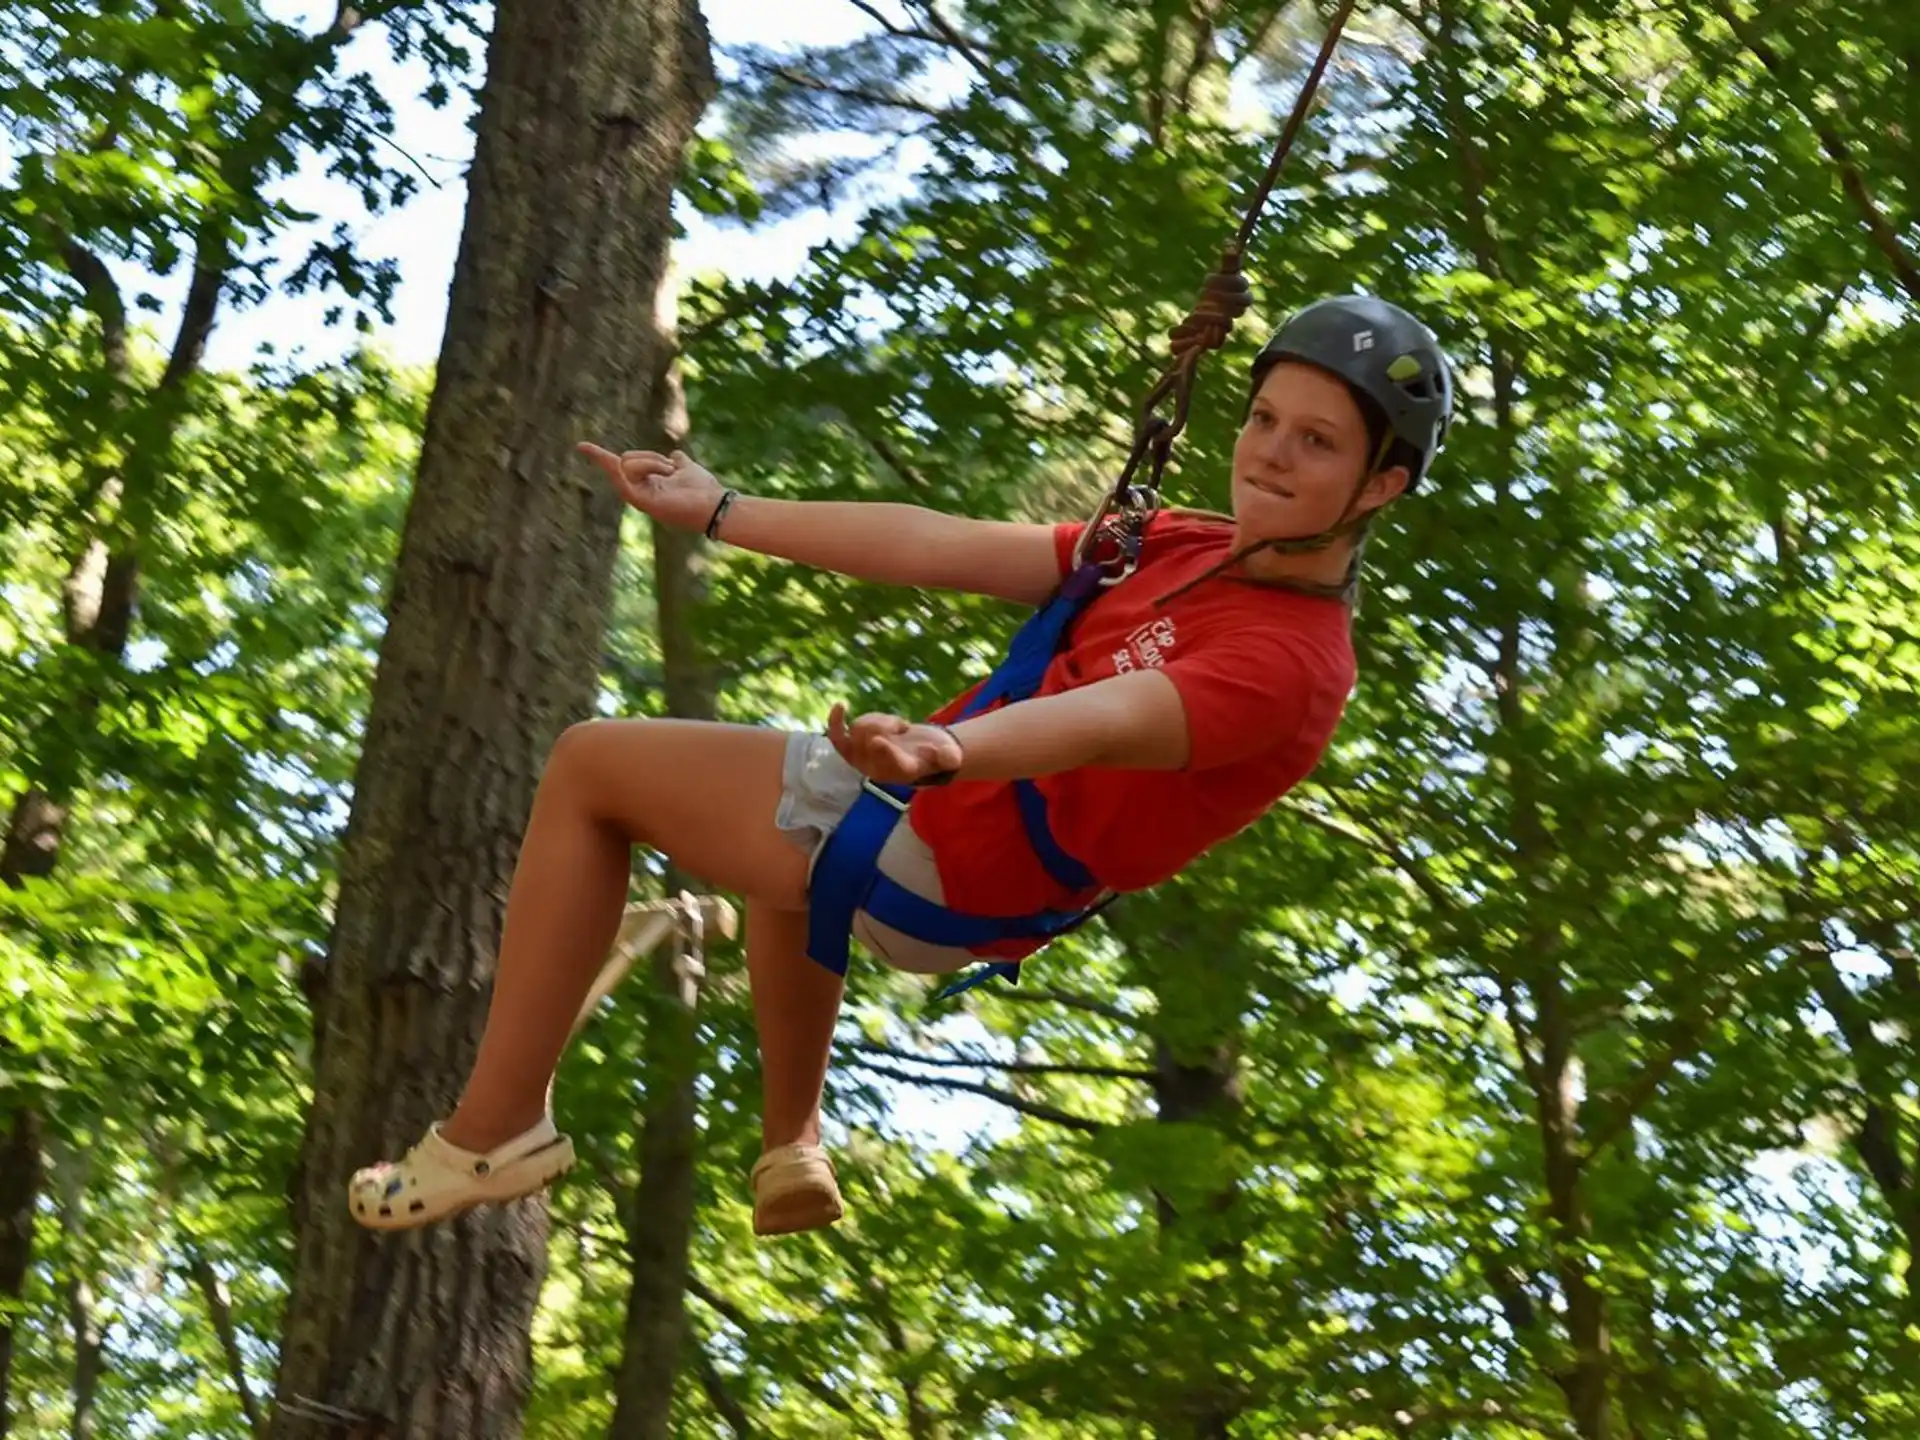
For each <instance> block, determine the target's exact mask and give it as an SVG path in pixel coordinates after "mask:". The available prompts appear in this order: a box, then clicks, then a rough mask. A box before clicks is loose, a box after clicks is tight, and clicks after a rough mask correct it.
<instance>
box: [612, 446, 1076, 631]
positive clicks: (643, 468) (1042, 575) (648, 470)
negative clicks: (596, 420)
mask: <svg viewBox="0 0 1920 1440" xmlns="http://www.w3.org/2000/svg"><path fill="white" fill-rule="evenodd" d="M580 450H581V453H582V454H584V455H586V456H587V457H588V458H589V459H591V460H592V461H593V462H594V463H595V464H597V465H598V466H599V467H600V468H601V469H602V470H604V471H605V472H606V473H607V476H608V478H609V479H610V480H611V481H612V482H613V485H614V488H615V489H616V490H618V491H619V492H620V495H621V497H622V498H623V499H624V500H626V502H627V503H628V504H629V505H632V506H633V507H634V508H635V509H636V510H640V511H643V512H645V513H646V514H648V515H651V516H653V517H654V518H655V519H657V520H659V521H660V522H661V523H662V524H665V525H672V526H674V527H676V528H678V529H682V530H704V529H706V528H707V526H708V524H709V522H710V521H711V520H712V519H713V516H714V513H715V511H716V510H717V509H718V508H719V505H720V501H721V500H722V498H723V497H724V496H725V495H726V494H727V487H725V486H723V485H722V484H721V483H720V482H719V481H718V480H717V479H715V478H714V476H713V475H712V474H711V473H710V472H708V471H707V470H706V469H705V468H703V467H702V466H700V465H698V464H696V463H695V462H694V461H693V460H692V459H690V458H689V457H687V456H686V455H684V454H682V453H681V452H680V451H677V450H676V451H675V452H674V453H673V454H672V455H661V454H658V453H657V452H655V451H651V450H629V451H627V452H626V453H625V454H624V455H616V454H615V453H613V452H612V451H611V450H603V449H601V448H600V447H599V446H597V445H582V446H581V447H580ZM714 538H716V539H719V540H724V541H725V542H726V543H727V544H729V545H737V546H740V547H741V548H743V549H747V550H757V551H759V552H760V553H761V554H763V555H775V556H778V557H779V558H781V559H783V560H792V561H795V562H797V563H799V564H802V565H811V566H813V567H814V568H815V569H819V570H833V571H837V572H838V573H839V574H842V575H851V576H853V577H854V578H855V579H858V580H871V581H875V582H877V583H880V584H883V585H908V586H912V587H913V588H915V589H920V590H960V591H964V592H967V593H969V594H974V595H993V596H997V597H999V598H1000V599H1003V600H1014V601H1017V602H1019V603H1021V604H1023V605H1038V604H1040V603H1041V602H1042V601H1043V600H1045V599H1046V598H1047V596H1049V595H1051V594H1052V593H1053V590H1054V587H1055V586H1057V585H1058V584H1059V583H1060V565H1059V560H1058V557H1057V556H1056V554H1055V552H1054V542H1053V527H1052V526H1050V525H1021V524H1017V523H1014V522H1011V521H999V520H973V519H969V518H967V517H965V516H961V515H947V514H943V513H942V512H940V511H938V510H928V509H925V508H923V507H921V506H918V505H889V504H874V503H862V502H859V501H843V500H766V499H761V498H760V497H758V496H753V495H738V494H736V495H735V496H734V498H733V499H732V500H731V501H730V502H729V503H728V505H727V507H726V510H725V512H724V513H722V514H721V516H720V519H719V523H718V524H717V526H715V527H714Z"/></svg>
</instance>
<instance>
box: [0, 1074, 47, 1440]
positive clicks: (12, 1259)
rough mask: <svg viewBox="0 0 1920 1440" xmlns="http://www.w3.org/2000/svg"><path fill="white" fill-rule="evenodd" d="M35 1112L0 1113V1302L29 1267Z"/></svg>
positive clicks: (14, 1293)
mask: <svg viewBox="0 0 1920 1440" xmlns="http://www.w3.org/2000/svg"><path fill="white" fill-rule="evenodd" d="M40 1128H41V1127H40V1114H39V1112H38V1111H37V1110H35V1109H34V1108H32V1107H31V1106H23V1107H21V1108H19V1109H17V1110H15V1111H13V1112H12V1113H11V1114H8V1115H0V1301H9V1302H17V1301H18V1300H19V1299H20V1298H21V1297H22V1296H24V1295H25V1294H26V1289H27V1275H28V1272H29V1271H30V1270H31V1269H32V1268H33V1222H34V1214H35V1212H36V1211H37V1210H38V1208H39V1197H40V1186H41V1184H42V1181H43V1179H44V1175H43V1165H42V1150H41V1134H40ZM10 1313H11V1312H0V1437H3V1436H5V1435H6V1434H7V1432H8V1430H9V1428H10V1426H9V1419H8V1416H9V1410H8V1405H7V1395H8V1379H9V1377H10V1376H11V1374H12V1371H13V1334H14V1325H13V1321H12V1320H11V1319H10V1318H8V1316H9V1315H10Z"/></svg>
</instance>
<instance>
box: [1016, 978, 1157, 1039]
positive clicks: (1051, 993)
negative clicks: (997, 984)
mask: <svg viewBox="0 0 1920 1440" xmlns="http://www.w3.org/2000/svg"><path fill="white" fill-rule="evenodd" d="M995 998H997V999H1000V1000H1015V1001H1020V1002H1023V1003H1026V1004H1040V1005H1060V1006H1064V1007H1065V1008H1066V1009H1068V1010H1084V1011H1085V1012H1086V1013H1087V1014H1089V1015H1098V1016H1100V1017H1102V1018H1103V1019H1106V1020H1111V1021H1113V1022H1114V1023H1115V1024H1118V1025H1125V1026H1127V1027H1128V1028H1129V1029H1132V1030H1139V1029H1141V1028H1142V1026H1143V1023H1144V1022H1143V1020H1142V1018H1141V1017H1140V1016H1138V1015H1131V1014H1128V1013H1127V1012H1126V1011H1125V1010H1122V1009H1121V1008H1120V1007H1119V1006H1118V1005H1113V1004H1109V1003H1108V1002H1107V1001H1105V1000H1095V999H1094V998H1093V997H1092V996H1090V995H1078V994H1075V993H1074V992H1073V991H1071V990H1047V989H1036V988H1033V987H1031V986H1026V985H1022V986H1018V987H1016V988H1014V989H1011V990H1001V991H999V992H997V994H996V997H995Z"/></svg>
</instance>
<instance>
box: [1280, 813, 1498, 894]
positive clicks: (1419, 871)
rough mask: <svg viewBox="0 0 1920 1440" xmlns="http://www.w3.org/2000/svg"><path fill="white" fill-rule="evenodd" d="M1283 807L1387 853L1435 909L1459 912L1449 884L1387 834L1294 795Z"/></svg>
mask: <svg viewBox="0 0 1920 1440" xmlns="http://www.w3.org/2000/svg"><path fill="white" fill-rule="evenodd" d="M1280 808H1281V809H1282V810H1285V811H1286V812H1287V813H1288V814H1290V815H1298V816H1299V817H1300V818H1301V819H1302V820H1305V821H1306V822H1307V823H1308V824H1309V825H1313V826H1316V827H1317V828H1319V829H1321V830H1324V831H1326V832H1327V833H1328V834H1329V835H1337V836H1339V837H1340V838H1341V839H1343V840H1351V841H1352V842H1353V843H1354V844H1356V845H1361V846H1364V847H1365V848H1366V849H1368V850H1371V851H1373V852H1374V853H1375V854H1377V855H1381V856H1384V857H1385V858H1386V859H1388V860H1390V861H1392V862H1393V866H1394V868H1395V869H1397V870H1399V871H1400V872H1401V873H1402V874H1403V875H1405V876H1406V877H1407V878H1408V879H1409V880H1411V881H1412V882H1413V883H1414V884H1415V885H1416V886H1418V887H1419V890H1420V893H1421V894H1422V895H1424V896H1426V897H1427V899H1428V900H1429V901H1431V902H1432V904H1433V907H1434V908H1435V909H1436V910H1440V911H1442V912H1444V913H1445V914H1448V915H1453V914H1457V913H1458V911H1459V908H1460V907H1459V902H1458V901H1456V900H1455V899H1454V897H1453V895H1452V894H1451V893H1450V892H1449V891H1448V890H1447V887H1446V886H1444V885H1442V884H1441V883H1440V882H1439V881H1438V880H1436V879H1434V878H1433V876H1432V875H1431V874H1429V873H1428V871H1427V868H1426V866H1424V865H1422V864H1421V863H1420V862H1419V860H1418V859H1416V858H1415V857H1414V856H1412V855H1409V854H1408V853H1407V852H1406V851H1405V850H1404V849H1402V848H1401V846H1400V845H1398V844H1397V843H1396V842H1395V841H1393V840H1391V839H1389V838H1388V837H1387V836H1385V835H1380V834H1377V833H1374V832H1371V831H1367V830H1363V829H1361V828H1360V827H1359V826H1358V825H1355V824H1354V823H1353V822H1352V821H1350V820H1343V819H1341V818H1340V817H1339V816H1337V815H1328V814H1326V813H1325V812H1324V811H1321V810H1316V809H1315V808H1314V807H1312V806H1311V805H1308V804H1306V803H1305V802H1303V801H1301V800H1299V799H1298V798H1296V797H1294V796H1288V797H1287V798H1285V799H1283V800H1282V801H1281V802H1280Z"/></svg>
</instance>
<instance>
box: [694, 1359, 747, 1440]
mask: <svg viewBox="0 0 1920 1440" xmlns="http://www.w3.org/2000/svg"><path fill="white" fill-rule="evenodd" d="M693 1368H694V1371H695V1373H696V1374H698V1375H699V1377H700V1388H701V1389H703V1390H705V1391H706V1392H707V1399H709V1400H711V1401H712V1402H713V1408H714V1409H715V1410H718V1411H719V1412H720V1418H721V1419H722V1420H725V1421H726V1422H727V1428H728V1429H730V1430H732V1431H733V1433H734V1434H735V1435H738V1436H740V1437H741V1440H746V1437H748V1436H750V1435H752V1434H753V1421H752V1420H751V1419H749V1418H748V1416H747V1412H746V1410H745V1408H744V1407H742V1405H741V1404H740V1402H739V1401H738V1400H736V1399H734V1398H733V1396H732V1395H730V1394H728V1393H727V1386H726V1381H725V1380H724V1379H723V1378H722V1377H721V1374H720V1370H719V1367H718V1366H716V1365H715V1364H714V1363H713V1357H712V1356H711V1355H709V1354H708V1353H707V1347H706V1346H705V1345H702V1344H701V1343H700V1342H699V1340H698V1339H695V1341H694V1343H693Z"/></svg>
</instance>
